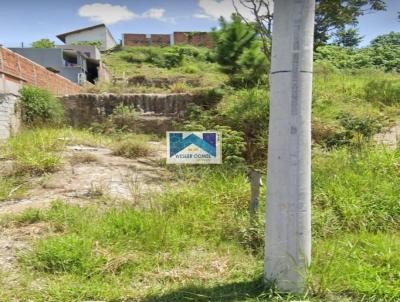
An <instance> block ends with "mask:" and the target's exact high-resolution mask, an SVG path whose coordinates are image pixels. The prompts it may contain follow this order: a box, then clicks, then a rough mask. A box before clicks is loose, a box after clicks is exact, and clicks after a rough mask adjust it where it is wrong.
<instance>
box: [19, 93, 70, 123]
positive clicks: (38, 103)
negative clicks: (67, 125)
mask: <svg viewBox="0 0 400 302" xmlns="http://www.w3.org/2000/svg"><path fill="white" fill-rule="evenodd" d="M20 94H21V103H22V110H23V120H24V122H25V123H27V124H28V125H31V126H34V125H36V126H38V125H44V124H47V125H49V124H53V125H59V124H61V123H62V122H63V120H64V107H63V105H62V104H61V102H60V100H58V99H57V98H56V97H55V96H53V95H52V93H51V92H50V91H48V90H46V89H41V88H37V87H32V86H24V87H23V88H22V89H21V90H20Z"/></svg>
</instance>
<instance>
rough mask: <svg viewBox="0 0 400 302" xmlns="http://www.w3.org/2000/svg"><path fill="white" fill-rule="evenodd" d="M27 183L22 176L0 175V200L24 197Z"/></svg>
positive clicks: (27, 186)
mask: <svg viewBox="0 0 400 302" xmlns="http://www.w3.org/2000/svg"><path fill="white" fill-rule="evenodd" d="M28 188H29V184H28V183H27V182H26V180H25V179H24V178H22V177H17V176H0V202H1V201H5V200H11V199H21V198H23V197H24V195H25V192H26V190H27V189H28Z"/></svg>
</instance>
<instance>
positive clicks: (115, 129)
mask: <svg viewBox="0 0 400 302" xmlns="http://www.w3.org/2000/svg"><path fill="white" fill-rule="evenodd" d="M139 114H140V113H139V111H137V110H136V108H135V107H133V106H125V105H123V104H119V105H117V106H116V107H115V108H114V111H113V113H112V114H110V115H109V116H108V117H107V118H106V120H105V121H103V122H102V123H92V124H91V127H90V128H91V131H93V132H94V133H103V134H116V133H121V132H130V131H134V130H135V129H136V122H137V117H138V116H139Z"/></svg>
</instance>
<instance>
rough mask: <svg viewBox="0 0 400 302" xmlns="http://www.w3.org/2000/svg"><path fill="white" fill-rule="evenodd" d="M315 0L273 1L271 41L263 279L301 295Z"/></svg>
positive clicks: (306, 249)
mask: <svg viewBox="0 0 400 302" xmlns="http://www.w3.org/2000/svg"><path fill="white" fill-rule="evenodd" d="M314 14H315V0H276V1H275V5H274V23H273V37H272V62H271V63H272V66H271V110H270V112H271V117H270V126H269V147H268V194H267V214H266V244H265V275H264V276H265V280H266V282H275V284H276V286H277V287H278V289H280V290H282V291H288V292H302V291H303V290H304V289H305V278H306V270H307V267H308V265H309V263H310V261H311V93H312V62H313V31H314Z"/></svg>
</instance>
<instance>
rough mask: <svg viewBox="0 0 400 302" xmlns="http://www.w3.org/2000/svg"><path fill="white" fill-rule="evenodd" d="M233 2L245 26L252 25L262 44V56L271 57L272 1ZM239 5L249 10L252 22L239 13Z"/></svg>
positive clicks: (241, 0)
mask: <svg viewBox="0 0 400 302" xmlns="http://www.w3.org/2000/svg"><path fill="white" fill-rule="evenodd" d="M235 2H236V1H235V0H232V3H233V6H234V7H235V10H236V13H237V15H238V16H240V17H241V18H242V20H243V21H244V22H245V23H246V24H247V25H252V26H253V27H254V29H255V30H256V32H257V34H258V35H259V36H260V37H261V40H262V42H263V51H264V54H265V55H266V56H267V57H268V58H269V57H270V55H271V37H272V17H273V15H272V7H273V0H238V3H235ZM239 5H241V6H242V7H244V8H246V9H248V10H250V12H251V14H252V16H253V19H254V20H249V19H248V18H245V17H244V16H243V15H242V14H241V13H240V9H239V8H238V6H239Z"/></svg>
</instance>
